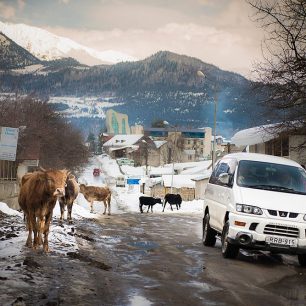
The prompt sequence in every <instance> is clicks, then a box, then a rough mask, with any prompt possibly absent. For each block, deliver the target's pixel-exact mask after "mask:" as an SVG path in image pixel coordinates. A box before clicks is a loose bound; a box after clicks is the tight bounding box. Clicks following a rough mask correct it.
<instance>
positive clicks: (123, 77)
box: [0, 51, 265, 136]
mask: <svg viewBox="0 0 306 306" xmlns="http://www.w3.org/2000/svg"><path fill="white" fill-rule="evenodd" d="M0 62H1V59H0ZM41 64H42V65H43V67H42V68H40V70H37V71H35V72H31V71H29V72H28V73H27V74H26V75H25V74H22V73H18V71H16V70H15V71H10V70H9V69H8V70H5V71H2V73H0V92H12V91H14V90H15V88H14V87H13V86H12V84H18V92H19V93H20V94H27V93H36V95H38V96H42V97H44V98H46V97H51V99H52V97H61V96H70V97H89V96H93V97H97V98H99V97H100V98H101V99H102V100H105V101H109V104H108V105H107V106H105V107H104V108H105V111H106V109H108V108H114V109H115V110H117V111H119V112H123V113H126V114H128V115H129V119H130V123H131V124H135V123H139V124H143V125H145V126H149V125H150V123H151V122H153V121H154V120H155V119H160V118H161V119H164V120H167V121H169V122H171V124H178V125H181V126H188V127H201V126H213V120H212V118H213V109H214V107H213V104H214V103H217V105H218V112H217V118H218V122H217V128H218V129H219V130H220V134H223V135H225V136H226V135H229V134H231V133H232V132H233V131H235V130H237V129H240V128H246V127H250V126H251V125H252V122H251V121H252V117H253V119H254V118H258V120H256V123H257V124H259V123H260V121H261V118H260V117H259V115H257V114H258V111H259V107H258V105H257V104H258V102H259V101H260V100H261V98H262V97H261V94H259V95H258V94H257V95H254V96H251V95H250V90H251V88H252V85H253V82H252V81H250V80H247V79H246V78H245V77H243V76H241V75H239V74H237V73H233V72H229V71H223V70H221V69H220V68H218V67H217V66H214V65H211V64H207V63H204V62H203V61H201V60H199V59H197V58H194V57H189V56H186V55H179V54H176V53H173V52H169V51H159V52H157V53H155V54H153V55H152V56H150V57H148V58H146V59H144V60H140V61H135V62H122V63H118V64H114V65H97V66H93V67H88V66H86V65H83V66H82V65H81V64H79V63H78V62H77V61H75V60H74V59H70V60H69V59H62V60H57V61H53V62H48V61H41ZM199 70H200V71H202V72H203V73H204V74H205V77H199V73H198V71H199ZM263 94H265V93H263ZM215 99H216V100H217V101H216V100H215ZM84 101H85V99H84ZM97 103H99V102H97ZM112 103H113V107H112ZM54 107H55V108H57V107H58V110H59V112H61V110H67V107H70V105H68V104H65V102H64V99H63V101H62V102H61V101H60V99H59V100H58V101H57V102H56V103H55V104H54ZM81 109H83V110H82V111H83V112H84V111H85V112H86V111H89V108H88V107H87V106H86V103H85V102H84V106H83V107H81ZM90 112H95V110H94V108H93V109H91V110H90ZM91 114H93V116H92V121H90V118H86V119H84V118H83V119H82V120H80V118H79V119H73V118H71V119H70V120H71V121H73V122H74V124H75V125H77V126H79V127H80V128H81V129H83V130H87V131H88V129H89V128H90V129H91V128H93V126H97V124H98V123H97V122H99V121H98V119H97V118H94V117H95V116H94V115H95V114H94V113H91ZM99 114H100V115H99ZM99 114H98V117H99V116H100V118H101V119H103V118H104V115H103V116H102V115H101V114H102V113H101V110H99ZM89 117H90V116H89ZM101 122H102V121H101V120H100V124H101V125H103V124H102V123H101ZM221 131H226V132H223V133H222V132H221Z"/></svg>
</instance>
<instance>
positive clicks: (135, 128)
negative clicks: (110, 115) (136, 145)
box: [131, 124, 144, 134]
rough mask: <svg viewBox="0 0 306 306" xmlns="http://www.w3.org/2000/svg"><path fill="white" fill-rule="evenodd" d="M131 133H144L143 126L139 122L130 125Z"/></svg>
mask: <svg viewBox="0 0 306 306" xmlns="http://www.w3.org/2000/svg"><path fill="white" fill-rule="evenodd" d="M131 134H144V130H143V126H142V125H140V124H135V125H132V126H131Z"/></svg>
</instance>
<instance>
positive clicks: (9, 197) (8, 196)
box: [0, 180, 19, 209]
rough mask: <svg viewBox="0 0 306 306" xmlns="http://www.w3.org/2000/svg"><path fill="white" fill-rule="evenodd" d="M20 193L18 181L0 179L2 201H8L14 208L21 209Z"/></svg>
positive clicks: (0, 197)
mask: <svg viewBox="0 0 306 306" xmlns="http://www.w3.org/2000/svg"><path fill="white" fill-rule="evenodd" d="M18 193H19V186H18V183H17V181H2V180H0V202H4V203H6V204H7V205H8V206H9V207H10V208H12V209H19V205H18Z"/></svg>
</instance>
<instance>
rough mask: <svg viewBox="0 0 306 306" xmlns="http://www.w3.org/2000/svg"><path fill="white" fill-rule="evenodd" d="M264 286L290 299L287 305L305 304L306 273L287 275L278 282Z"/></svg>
mask: <svg viewBox="0 0 306 306" xmlns="http://www.w3.org/2000/svg"><path fill="white" fill-rule="evenodd" d="M266 288H268V289H269V290H271V291H273V292H275V293H276V294H279V295H281V296H283V297H285V298H287V299H288V300H289V301H290V304H288V305H290V306H291V305H292V306H293V305H294V306H298V305H305V304H306V294H305V293H306V274H304V273H300V275H299V276H298V277H297V276H292V277H287V278H285V279H283V280H281V281H280V282H278V283H274V284H271V285H268V286H267V287H266Z"/></svg>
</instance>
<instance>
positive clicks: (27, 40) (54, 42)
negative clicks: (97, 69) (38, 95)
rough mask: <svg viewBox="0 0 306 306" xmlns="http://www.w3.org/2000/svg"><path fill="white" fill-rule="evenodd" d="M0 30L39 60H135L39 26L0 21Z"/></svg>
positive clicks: (91, 61) (115, 61)
mask: <svg viewBox="0 0 306 306" xmlns="http://www.w3.org/2000/svg"><path fill="white" fill-rule="evenodd" d="M0 32H2V33H4V34H5V35H6V36H7V37H9V38H10V39H12V40H13V41H14V42H16V43H17V44H18V45H20V46H21V47H23V48H25V49H26V50H28V51H29V52H30V53H31V54H33V55H34V56H36V57H37V58H39V59H41V60H55V59H60V58H64V57H72V58H74V59H76V60H77V61H79V62H80V63H83V64H86V65H90V66H92V65H99V64H114V63H118V62H125V61H134V60H136V59H135V58H133V57H132V56H129V55H127V54H124V53H121V52H118V51H113V50H106V51H102V52H101V51H97V50H95V49H92V48H88V47H86V46H83V45H81V44H79V43H76V42H75V41H73V40H71V39H69V38H65V37H61V36H57V35H55V34H52V33H50V32H48V31H46V30H43V29H41V28H37V27H32V26H28V25H25V24H10V23H4V22H1V21H0Z"/></svg>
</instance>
